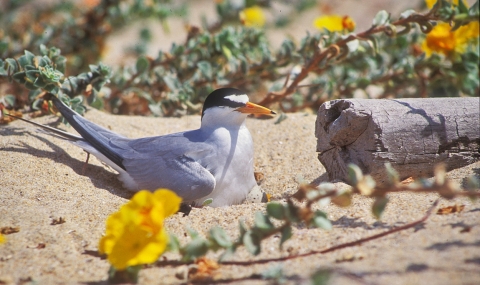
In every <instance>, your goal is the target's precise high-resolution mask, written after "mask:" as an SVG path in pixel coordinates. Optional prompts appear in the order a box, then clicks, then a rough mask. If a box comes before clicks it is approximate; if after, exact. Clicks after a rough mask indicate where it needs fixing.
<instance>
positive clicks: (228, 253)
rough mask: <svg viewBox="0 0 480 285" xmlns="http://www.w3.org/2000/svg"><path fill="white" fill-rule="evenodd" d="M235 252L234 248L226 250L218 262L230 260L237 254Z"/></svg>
mask: <svg viewBox="0 0 480 285" xmlns="http://www.w3.org/2000/svg"><path fill="white" fill-rule="evenodd" d="M235 250H236V248H235V247H234V246H231V247H228V248H226V249H225V251H224V252H223V253H222V255H220V257H219V258H218V260H219V261H220V262H222V261H226V260H228V259H230V257H232V256H233V254H234V253H235Z"/></svg>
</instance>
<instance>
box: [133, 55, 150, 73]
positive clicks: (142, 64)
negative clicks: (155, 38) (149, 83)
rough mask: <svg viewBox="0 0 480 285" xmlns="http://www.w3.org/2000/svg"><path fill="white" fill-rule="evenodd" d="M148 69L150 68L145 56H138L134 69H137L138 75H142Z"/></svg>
mask: <svg viewBox="0 0 480 285" xmlns="http://www.w3.org/2000/svg"><path fill="white" fill-rule="evenodd" d="M149 67H150V62H149V61H148V59H147V58H146V57H145V56H140V57H139V58H138V59H137V63H136V65H135V68H136V69H137V72H138V73H139V74H142V73H144V72H145V71H147V70H148V68H149Z"/></svg>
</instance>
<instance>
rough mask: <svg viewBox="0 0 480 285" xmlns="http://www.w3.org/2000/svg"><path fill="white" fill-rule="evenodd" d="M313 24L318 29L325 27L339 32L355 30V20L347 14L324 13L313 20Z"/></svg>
mask: <svg viewBox="0 0 480 285" xmlns="http://www.w3.org/2000/svg"><path fill="white" fill-rule="evenodd" d="M313 26H314V27H315V28H317V29H319V30H321V29H327V30H329V31H330V32H341V31H343V30H347V31H349V32H352V31H353V30H355V22H354V21H353V19H352V18H350V17H349V16H343V17H341V16H338V15H326V16H321V17H318V18H316V19H315V20H314V22H313Z"/></svg>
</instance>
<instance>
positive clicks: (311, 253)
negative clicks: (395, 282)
mask: <svg viewBox="0 0 480 285" xmlns="http://www.w3.org/2000/svg"><path fill="white" fill-rule="evenodd" d="M439 201H440V199H437V200H436V201H435V202H434V203H433V204H432V206H431V207H430V208H429V209H428V211H427V212H426V214H425V215H424V216H423V217H422V218H421V219H419V220H417V221H414V222H411V223H409V224H406V225H403V226H401V227H398V228H394V229H391V230H388V231H385V232H383V233H379V234H375V235H372V236H369V237H366V238H362V239H359V240H356V241H352V242H347V243H342V244H339V245H336V246H332V247H329V248H327V249H324V250H314V251H310V252H307V253H303V254H297V255H290V256H285V257H279V258H269V259H260V260H252V261H224V262H221V264H225V265H242V266H248V265H252V264H264V263H270V262H279V261H286V260H290V259H296V258H301V257H307V256H311V255H315V254H325V253H328V252H332V251H336V250H339V249H343V248H347V247H352V246H357V245H361V244H362V243H365V242H368V241H371V240H375V239H378V238H381V237H384V236H387V235H390V234H393V233H396V232H399V231H403V230H406V229H409V228H413V227H415V226H417V225H419V224H421V223H423V222H425V221H426V220H427V219H428V218H429V217H430V215H431V214H432V212H433V210H434V209H435V207H436V206H437V205H438V203H439Z"/></svg>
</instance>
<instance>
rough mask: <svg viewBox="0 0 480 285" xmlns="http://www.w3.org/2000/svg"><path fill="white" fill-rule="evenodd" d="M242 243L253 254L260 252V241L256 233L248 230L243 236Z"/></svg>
mask: <svg viewBox="0 0 480 285" xmlns="http://www.w3.org/2000/svg"><path fill="white" fill-rule="evenodd" d="M242 241H243V245H245V248H246V249H247V250H248V252H250V253H251V254H253V255H258V254H259V253H260V252H261V246H260V242H261V241H262V240H261V239H260V237H259V236H258V234H256V233H254V232H252V231H248V232H246V233H245V235H244V236H243V240H242Z"/></svg>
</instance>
